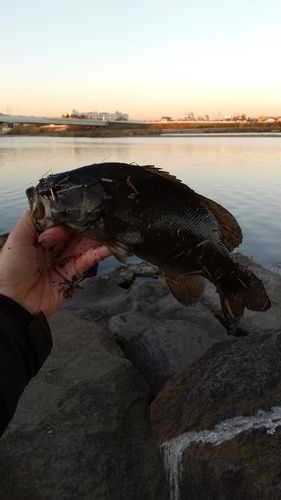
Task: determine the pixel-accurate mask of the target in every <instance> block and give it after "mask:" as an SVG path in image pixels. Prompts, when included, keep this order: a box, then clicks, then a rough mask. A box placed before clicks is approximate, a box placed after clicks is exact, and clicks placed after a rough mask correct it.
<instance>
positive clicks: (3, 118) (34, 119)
mask: <svg viewBox="0 0 281 500" xmlns="http://www.w3.org/2000/svg"><path fill="white" fill-rule="evenodd" d="M0 123H5V124H9V123H11V124H14V123H32V124H37V125H79V126H82V127H83V126H84V127H86V126H87V127H88V126H91V127H105V126H106V125H108V122H106V121H102V120H86V119H84V118H81V119H79V118H46V117H44V116H42V117H40V116H39V117H38V116H12V115H2V114H0Z"/></svg>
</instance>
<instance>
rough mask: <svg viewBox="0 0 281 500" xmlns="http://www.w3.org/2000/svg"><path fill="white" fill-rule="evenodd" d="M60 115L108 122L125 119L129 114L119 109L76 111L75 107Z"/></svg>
mask: <svg viewBox="0 0 281 500" xmlns="http://www.w3.org/2000/svg"><path fill="white" fill-rule="evenodd" d="M62 116H63V117H65V118H81V119H87V120H102V121H108V122H116V121H127V120H128V119H129V115H128V114H127V113H121V112H120V111H116V112H115V113H107V112H106V111H102V112H100V113H98V112H97V111H87V112H81V111H77V110H76V109H73V110H72V111H68V112H67V113H64V114H63V115H62Z"/></svg>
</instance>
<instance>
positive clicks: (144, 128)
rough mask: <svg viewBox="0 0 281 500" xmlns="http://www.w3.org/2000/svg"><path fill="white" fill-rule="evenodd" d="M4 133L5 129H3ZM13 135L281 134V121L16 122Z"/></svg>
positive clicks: (105, 136)
mask: <svg viewBox="0 0 281 500" xmlns="http://www.w3.org/2000/svg"><path fill="white" fill-rule="evenodd" d="M3 133H4V131H3ZM5 133H6V134H7V135H12V136H15V135H17V136H19V135H20V136H51V137H97V138H110V137H146V136H148V137H159V136H163V135H164V136H169V137H171V136H176V137H180V136H187V135H192V136H194V137H195V136H198V135H199V136H201V135H202V134H204V135H206V136H207V135H210V136H221V135H227V134H231V135H233V134H235V135H236V134H237V135H239V136H241V135H245V136H253V137H254V136H256V135H262V134H266V135H267V134H270V135H275V134H279V133H281V122H277V123H273V124H272V123H259V122H257V123H248V122H237V123H233V122H231V123H227V122H198V123H196V122H192V123H189V122H184V121H182V122H172V121H171V122H148V123H133V122H110V123H108V125H107V126H106V127H93V126H83V125H81V126H79V125H16V126H14V127H13V128H10V129H6V130H5Z"/></svg>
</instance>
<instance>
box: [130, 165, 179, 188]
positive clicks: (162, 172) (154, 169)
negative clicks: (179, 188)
mask: <svg viewBox="0 0 281 500" xmlns="http://www.w3.org/2000/svg"><path fill="white" fill-rule="evenodd" d="M138 166H139V167H141V168H143V169H144V170H146V171H147V172H151V173H152V174H156V175H159V176H160V177H165V178H166V179H169V180H170V181H172V182H175V183H177V184H182V181H181V180H180V179H178V178H177V177H176V176H175V175H172V174H170V173H169V172H166V171H165V170H161V168H158V167H155V166H154V165H138Z"/></svg>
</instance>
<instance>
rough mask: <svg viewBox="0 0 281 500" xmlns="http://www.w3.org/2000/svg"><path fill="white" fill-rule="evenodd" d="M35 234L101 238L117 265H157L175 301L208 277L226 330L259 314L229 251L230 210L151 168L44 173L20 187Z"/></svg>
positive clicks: (248, 278)
mask: <svg viewBox="0 0 281 500" xmlns="http://www.w3.org/2000/svg"><path fill="white" fill-rule="evenodd" d="M26 194H27V197H28V200H29V204H30V208H31V211H32V214H33V218H34V220H35V223H36V226H37V228H38V230H39V231H44V230H46V229H47V228H49V227H52V226H55V225H59V224H65V225H66V226H68V227H70V228H72V229H73V230H74V231H75V232H76V233H82V234H83V236H86V237H89V238H92V239H95V240H100V241H101V242H102V243H104V244H105V245H106V246H107V247H108V248H109V249H111V250H112V252H113V254H114V255H115V256H116V257H117V259H118V260H119V261H121V262H125V261H126V258H127V257H128V256H129V255H132V254H135V255H136V256H138V257H140V258H141V259H143V260H146V261H148V262H150V263H151V264H155V265H157V266H158V267H159V268H160V269H162V271H163V273H164V276H165V278H166V281H167V283H168V285H169V287H170V289H171V291H172V293H173V295H174V296H175V297H176V299H177V300H178V301H179V302H180V303H182V304H184V305H192V304H195V303H196V301H197V300H198V298H199V297H200V295H201V294H202V292H203V290H204V280H203V278H206V279H207V280H209V281H211V282H212V283H213V284H214V285H215V287H216V290H217V292H218V293H219V296H220V301H221V307H222V311H223V313H224V316H225V320H226V326H227V328H228V331H229V332H235V330H236V328H237V325H238V322H239V320H240V318H241V317H242V315H243V313H244V308H245V307H246V308H248V309H251V310H254V311H265V310H267V309H269V307H270V305H271V304H270V300H269V298H268V296H267V293H266V291H265V289H264V286H263V284H262V282H261V281H260V280H259V279H258V278H257V277H256V276H255V274H254V273H253V272H251V271H250V270H249V269H247V268H245V267H243V266H241V265H239V264H238V263H236V262H235V261H234V260H233V258H232V256H231V254H230V252H231V251H232V250H233V249H234V248H235V247H237V246H238V245H239V244H240V243H241V241H242V232H241V229H240V226H239V224H238V223H237V221H236V219H235V218H234V217H233V215H232V214H231V213H230V212H228V211H227V210H226V209H225V208H223V207H222V206H221V205H219V204H218V203H216V202H215V201H212V200H210V199H208V198H205V197H204V196H201V195H200V194H197V193H196V192H195V191H193V190H192V189H190V188H189V187H188V186H186V185H184V184H183V183H182V182H181V181H180V180H178V179H177V178H176V177H174V176H172V175H170V174H169V173H167V172H164V171H162V170H159V169H157V168H155V167H153V166H150V165H146V166H138V165H134V164H126V163H100V164H93V165H88V166H85V167H81V168H78V169H76V170H72V171H69V172H64V173H59V174H54V175H49V176H48V177H46V178H43V179H41V180H40V181H39V184H38V185H37V186H36V187H35V188H34V187H32V188H29V189H27V191H26Z"/></svg>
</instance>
